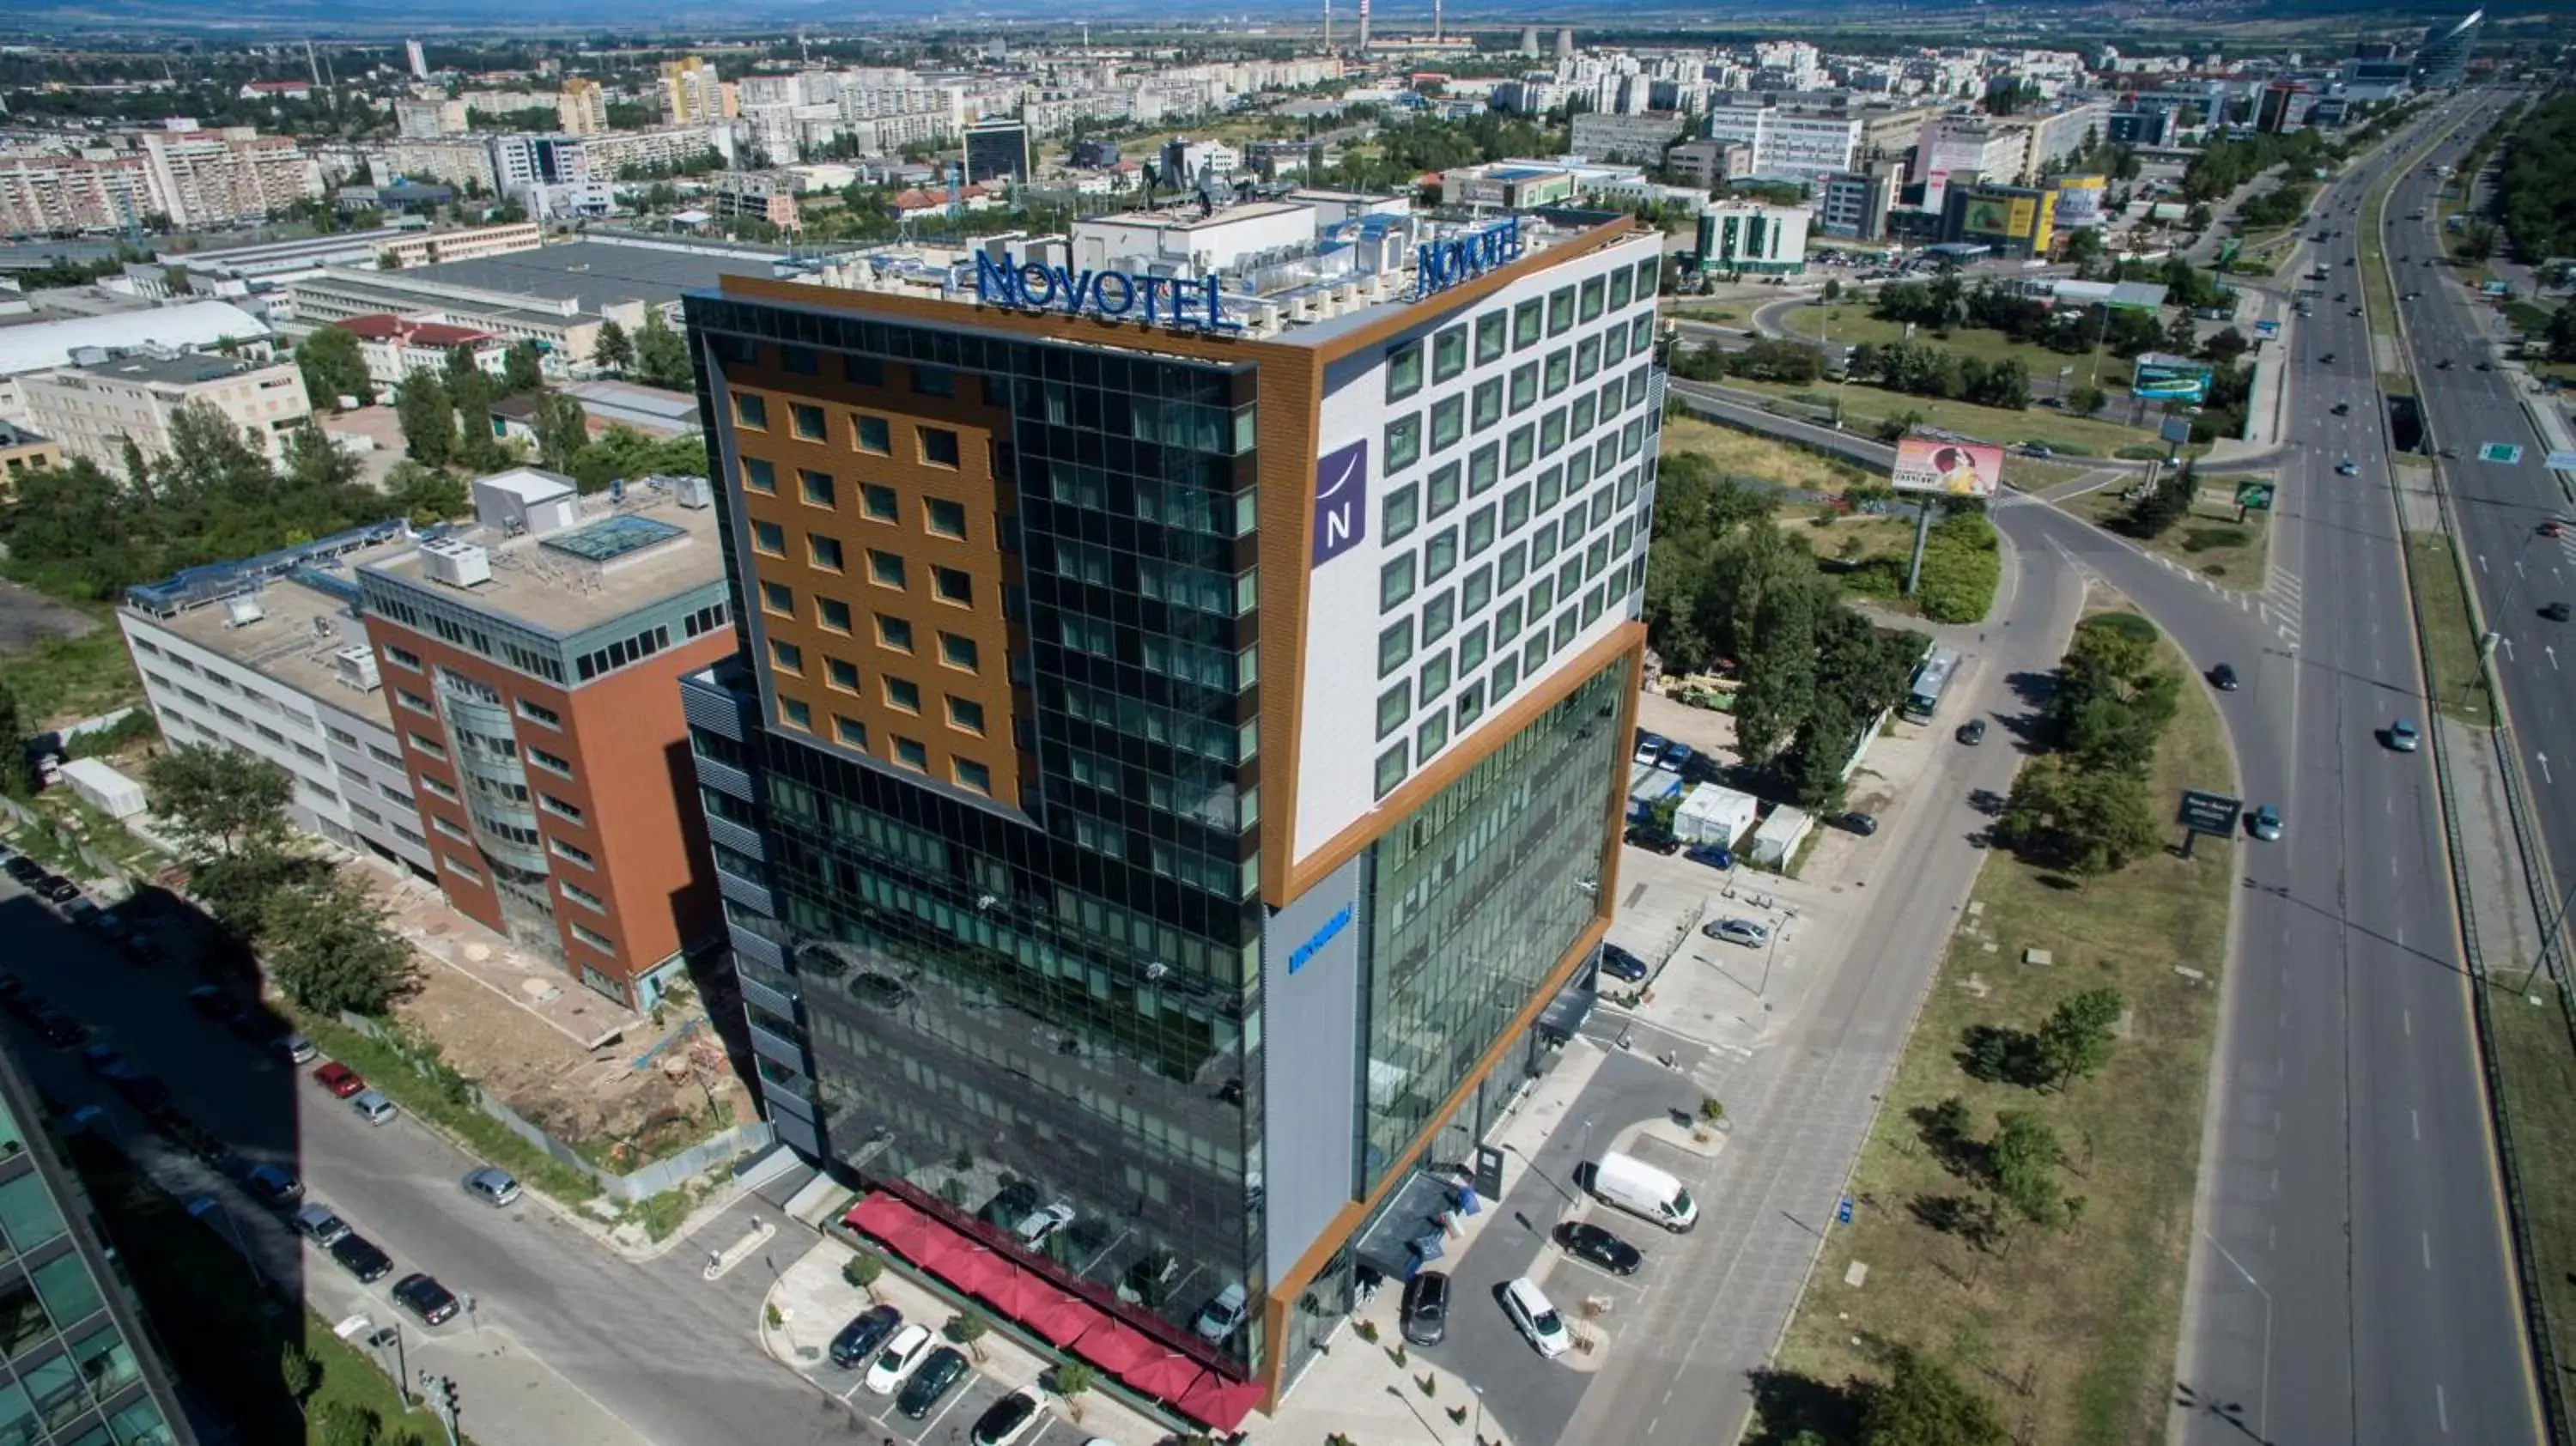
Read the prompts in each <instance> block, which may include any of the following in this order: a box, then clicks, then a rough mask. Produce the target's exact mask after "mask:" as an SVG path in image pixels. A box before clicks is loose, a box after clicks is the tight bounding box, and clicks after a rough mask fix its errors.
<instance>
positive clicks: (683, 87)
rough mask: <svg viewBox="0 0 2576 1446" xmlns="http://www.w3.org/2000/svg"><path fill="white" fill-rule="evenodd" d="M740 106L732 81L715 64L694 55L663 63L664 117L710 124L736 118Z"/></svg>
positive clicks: (679, 122)
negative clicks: (718, 74) (717, 70)
mask: <svg viewBox="0 0 2576 1446" xmlns="http://www.w3.org/2000/svg"><path fill="white" fill-rule="evenodd" d="M740 108H741V101H740V99H739V98H738V97H737V94H736V92H735V90H734V87H733V84H732V82H730V81H726V80H723V79H720V78H718V76H717V75H716V68H715V66H714V65H713V64H712V63H710V62H708V61H706V60H702V59H700V58H699V57H697V56H694V55H692V56H688V57H686V58H684V59H680V60H666V61H664V62H662V119H663V120H665V121H667V122H669V123H670V124H672V125H675V126H706V125H711V124H713V123H715V122H717V121H728V120H732V119H733V118H734V116H735V115H737V114H739V113H740Z"/></svg>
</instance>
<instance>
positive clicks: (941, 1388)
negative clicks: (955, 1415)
mask: <svg viewBox="0 0 2576 1446" xmlns="http://www.w3.org/2000/svg"><path fill="white" fill-rule="evenodd" d="M966 1370H967V1368H966V1356H965V1353H964V1352H962V1351H960V1350H958V1349H957V1348H956V1347H955V1346H941V1347H940V1348H939V1349H937V1350H935V1351H932V1352H931V1353H930V1354H929V1355H928V1356H926V1357H924V1358H923V1359H922V1362H921V1364H920V1365H919V1366H917V1367H915V1368H914V1369H913V1372H912V1379H911V1380H908V1381H906V1382H904V1383H903V1390H902V1392H901V1393H900V1394H898V1395H897V1396H896V1397H895V1398H894V1408H895V1409H896V1410H898V1411H901V1412H902V1413H904V1414H905V1415H906V1416H909V1417H911V1418H912V1419H913V1420H916V1421H918V1420H920V1419H922V1418H923V1417H925V1416H927V1415H929V1414H930V1413H931V1412H932V1411H933V1410H936V1409H937V1408H938V1406H939V1403H940V1401H942V1400H943V1399H945V1398H946V1397H947V1395H948V1393H949V1392H950V1391H953V1390H955V1389H956V1388H957V1383H958V1382H959V1381H962V1380H964V1379H966Z"/></svg>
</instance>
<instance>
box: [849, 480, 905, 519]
mask: <svg viewBox="0 0 2576 1446" xmlns="http://www.w3.org/2000/svg"><path fill="white" fill-rule="evenodd" d="M859 510H860V511H862V512H864V513H866V514H867V515H868V520H869V521H871V522H900V521H902V520H903V513H902V511H901V509H900V508H898V507H897V506H896V504H895V497H894V489H893V488H891V487H888V486H886V485H884V484H883V483H879V482H862V483H860V484H859Z"/></svg>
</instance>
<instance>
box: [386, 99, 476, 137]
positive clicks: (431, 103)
mask: <svg viewBox="0 0 2576 1446" xmlns="http://www.w3.org/2000/svg"><path fill="white" fill-rule="evenodd" d="M467 128H468V127H467V124H466V115H465V102H463V101H461V100H449V99H448V98H447V97H445V96H429V97H416V96H404V97H402V98H401V99H399V100H396V101H395V102H394V133H395V134H397V135H399V136H401V137H402V138H403V139H405V140H409V141H434V140H437V139H438V138H439V137H441V136H461V135H463V134H465V132H466V130H467Z"/></svg>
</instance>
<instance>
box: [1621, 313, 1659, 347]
mask: <svg viewBox="0 0 2576 1446" xmlns="http://www.w3.org/2000/svg"><path fill="white" fill-rule="evenodd" d="M1654 339H1655V318H1654V315H1653V313H1651V312H1640V313H1639V314H1638V316H1637V319H1636V320H1634V321H1631V322H1629V323H1628V350H1630V351H1633V352H1635V353H1637V354H1638V355H1639V356H1643V355H1645V352H1646V344H1647V343H1649V342H1651V341H1653V340H1654Z"/></svg>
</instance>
